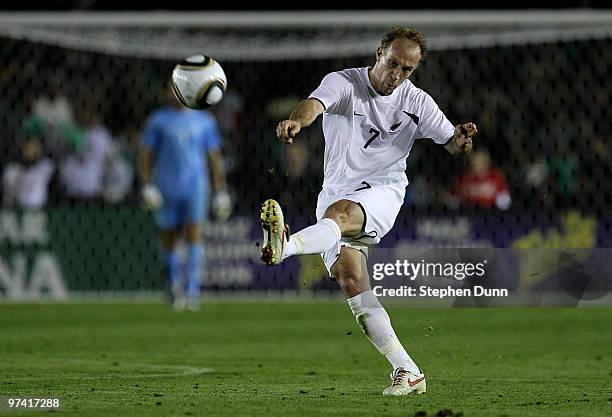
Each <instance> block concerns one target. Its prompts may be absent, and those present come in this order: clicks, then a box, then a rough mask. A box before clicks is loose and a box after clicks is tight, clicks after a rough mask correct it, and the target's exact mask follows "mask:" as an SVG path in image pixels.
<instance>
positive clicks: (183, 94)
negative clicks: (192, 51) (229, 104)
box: [172, 55, 227, 109]
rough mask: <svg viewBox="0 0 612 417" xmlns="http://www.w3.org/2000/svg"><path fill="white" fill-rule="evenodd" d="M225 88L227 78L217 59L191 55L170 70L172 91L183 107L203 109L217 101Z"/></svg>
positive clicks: (221, 96)
mask: <svg viewBox="0 0 612 417" xmlns="http://www.w3.org/2000/svg"><path fill="white" fill-rule="evenodd" d="M226 89H227V78H226V77H225V72H224V71H223V68H222V67H221V65H219V63H218V62H217V61H215V60H214V59H213V58H211V57H209V56H206V55H192V56H190V57H187V58H185V59H184V60H183V61H181V62H179V63H178V64H176V66H175V67H174V70H173V71H172V91H173V92H174V95H175V96H176V98H177V100H178V101H180V102H181V104H182V105H183V106H185V107H189V108H192V109H205V108H207V107H211V106H214V105H215V104H217V103H219V102H220V101H221V99H222V98H223V95H224V94H225V90H226Z"/></svg>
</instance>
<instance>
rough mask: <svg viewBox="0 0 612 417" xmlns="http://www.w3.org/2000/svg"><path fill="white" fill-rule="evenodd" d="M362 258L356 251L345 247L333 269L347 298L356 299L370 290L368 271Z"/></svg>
mask: <svg viewBox="0 0 612 417" xmlns="http://www.w3.org/2000/svg"><path fill="white" fill-rule="evenodd" d="M362 256H363V254H361V252H359V251H357V250H356V249H352V248H347V247H344V248H342V250H341V254H340V257H339V258H338V261H337V262H336V263H335V264H334V267H333V268H332V271H331V272H332V274H333V276H334V277H335V278H336V280H337V281H338V284H340V289H341V290H342V292H343V293H344V295H345V296H347V297H354V296H355V295H357V294H361V293H362V292H364V291H367V290H368V289H369V288H370V283H369V280H368V274H367V271H364V270H363V265H364V264H363V263H362V259H361V257H362Z"/></svg>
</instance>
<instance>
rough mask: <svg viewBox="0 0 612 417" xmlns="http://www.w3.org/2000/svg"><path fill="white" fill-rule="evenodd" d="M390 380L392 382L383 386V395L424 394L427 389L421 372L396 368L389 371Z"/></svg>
mask: <svg viewBox="0 0 612 417" xmlns="http://www.w3.org/2000/svg"><path fill="white" fill-rule="evenodd" d="M391 380H392V381H393V383H392V384H391V385H390V386H388V387H387V388H385V390H384V391H383V395H393V396H399V395H410V394H425V391H427V383H426V382H425V374H424V373H423V372H421V373H419V374H413V373H411V372H408V371H406V370H404V368H397V369H396V370H395V371H393V372H392V373H391Z"/></svg>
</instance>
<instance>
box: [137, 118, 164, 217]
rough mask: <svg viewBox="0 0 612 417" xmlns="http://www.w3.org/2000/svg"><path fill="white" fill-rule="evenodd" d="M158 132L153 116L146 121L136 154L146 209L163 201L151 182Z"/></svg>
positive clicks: (158, 205) (159, 204)
mask: <svg viewBox="0 0 612 417" xmlns="http://www.w3.org/2000/svg"><path fill="white" fill-rule="evenodd" d="M158 141H159V133H158V131H157V128H156V124H155V123H154V121H153V118H151V119H149V120H148V121H147V124H146V126H145V128H144V132H143V135H142V144H141V146H140V150H139V155H138V168H139V169H138V171H139V173H140V180H141V181H142V184H143V186H142V190H141V197H142V200H143V203H144V205H145V207H146V208H148V209H156V208H158V207H160V206H161V205H162V203H163V197H162V195H161V193H160V192H159V190H158V189H157V187H156V186H155V184H154V182H153V172H154V170H155V151H154V149H156V147H157V146H158Z"/></svg>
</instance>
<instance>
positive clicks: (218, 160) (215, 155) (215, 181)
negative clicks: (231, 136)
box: [208, 148, 227, 192]
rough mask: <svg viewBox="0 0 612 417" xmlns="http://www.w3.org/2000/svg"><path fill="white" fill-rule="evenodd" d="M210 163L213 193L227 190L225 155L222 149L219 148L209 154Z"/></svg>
mask: <svg viewBox="0 0 612 417" xmlns="http://www.w3.org/2000/svg"><path fill="white" fill-rule="evenodd" d="M208 163H209V165H210V175H211V177H212V187H213V191H215V192H217V191H219V190H227V183H226V181H225V163H224V162H223V155H222V154H221V150H220V149H218V148H217V149H214V150H211V151H209V152H208Z"/></svg>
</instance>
